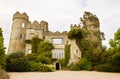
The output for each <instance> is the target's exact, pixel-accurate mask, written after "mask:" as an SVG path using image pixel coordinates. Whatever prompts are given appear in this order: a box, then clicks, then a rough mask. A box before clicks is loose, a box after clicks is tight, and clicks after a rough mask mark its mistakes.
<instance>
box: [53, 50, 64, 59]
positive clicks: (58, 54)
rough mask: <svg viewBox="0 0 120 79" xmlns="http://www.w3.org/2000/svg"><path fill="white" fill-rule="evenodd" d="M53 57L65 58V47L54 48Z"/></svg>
mask: <svg viewBox="0 0 120 79" xmlns="http://www.w3.org/2000/svg"><path fill="white" fill-rule="evenodd" d="M52 58H64V50H63V49H53V50H52Z"/></svg>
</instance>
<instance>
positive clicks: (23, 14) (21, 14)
mask: <svg viewBox="0 0 120 79" xmlns="http://www.w3.org/2000/svg"><path fill="white" fill-rule="evenodd" d="M19 18H20V19H25V20H29V16H28V15H27V14H26V13H25V12H24V13H20V12H16V13H15V14H14V15H13V20H14V19H19Z"/></svg>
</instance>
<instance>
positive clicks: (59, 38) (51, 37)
mask: <svg viewBox="0 0 120 79" xmlns="http://www.w3.org/2000/svg"><path fill="white" fill-rule="evenodd" d="M91 23H93V22H91V21H90V20H87V21H86V25H87V29H88V30H90V31H92V32H91V35H90V36H89V38H88V39H91V40H93V39H96V37H94V35H93V33H94V31H99V27H98V28H96V27H95V26H94V25H91ZM75 27H78V28H80V26H79V25H78V26H77V25H71V27H70V28H71V29H72V28H75ZM36 35H37V36H38V37H39V38H40V39H42V40H44V41H49V42H51V43H52V44H53V45H54V50H52V58H64V56H65V53H64V48H65V45H66V44H70V45H71V46H70V54H71V55H70V60H69V63H74V62H76V61H78V60H79V59H80V58H81V57H82V53H81V50H80V49H79V48H78V46H77V45H76V41H75V40H70V39H68V37H67V31H64V32H62V33H60V32H58V31H57V32H51V31H49V29H48V23H47V22H46V21H41V22H40V23H39V22H37V21H34V22H33V23H31V22H30V21H29V16H28V15H27V14H26V13H19V12H16V13H15V14H14V15H13V23H12V30H11V37H10V43H9V48H8V54H10V53H13V52H17V51H23V52H25V53H26V54H29V53H31V44H28V43H25V40H28V39H31V38H32V37H33V36H36Z"/></svg>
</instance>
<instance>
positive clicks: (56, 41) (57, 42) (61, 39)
mask: <svg viewBox="0 0 120 79" xmlns="http://www.w3.org/2000/svg"><path fill="white" fill-rule="evenodd" d="M52 43H53V44H64V39H63V38H53V39H52Z"/></svg>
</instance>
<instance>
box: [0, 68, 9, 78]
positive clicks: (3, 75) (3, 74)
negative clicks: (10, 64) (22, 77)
mask: <svg viewBox="0 0 120 79" xmlns="http://www.w3.org/2000/svg"><path fill="white" fill-rule="evenodd" d="M0 79H9V75H8V74H7V73H6V72H5V71H4V70H2V69H1V68H0Z"/></svg>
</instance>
